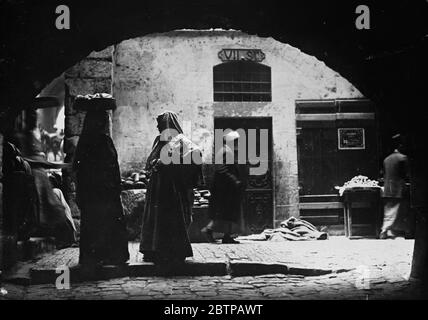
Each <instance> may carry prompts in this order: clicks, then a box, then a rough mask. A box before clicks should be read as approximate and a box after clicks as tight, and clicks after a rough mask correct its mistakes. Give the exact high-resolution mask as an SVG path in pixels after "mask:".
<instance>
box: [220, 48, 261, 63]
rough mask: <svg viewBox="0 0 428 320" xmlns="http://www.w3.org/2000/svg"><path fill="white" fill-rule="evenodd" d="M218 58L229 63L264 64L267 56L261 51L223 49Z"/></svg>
mask: <svg viewBox="0 0 428 320" xmlns="http://www.w3.org/2000/svg"><path fill="white" fill-rule="evenodd" d="M218 57H219V58H220V60H221V61H223V62H229V61H253V62H262V61H263V60H264V59H265V54H264V53H263V51H262V50H260V49H222V50H221V51H220V52H219V53H218Z"/></svg>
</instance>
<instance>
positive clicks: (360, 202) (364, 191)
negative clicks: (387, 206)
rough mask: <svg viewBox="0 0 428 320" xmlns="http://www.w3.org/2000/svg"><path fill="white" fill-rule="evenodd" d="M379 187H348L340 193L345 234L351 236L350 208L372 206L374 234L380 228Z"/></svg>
mask: <svg viewBox="0 0 428 320" xmlns="http://www.w3.org/2000/svg"><path fill="white" fill-rule="evenodd" d="M380 191H381V189H380V188H376V187H370V188H362V187H359V188H350V189H346V190H345V191H344V192H343V195H342V201H343V218H344V224H345V236H346V237H348V238H350V237H352V209H353V208H356V207H358V208H374V209H375V213H376V215H375V217H374V220H375V228H376V235H377V234H378V233H379V229H380V218H381V217H382V215H381V214H382V211H381V208H382V206H381V205H380V203H381V197H380Z"/></svg>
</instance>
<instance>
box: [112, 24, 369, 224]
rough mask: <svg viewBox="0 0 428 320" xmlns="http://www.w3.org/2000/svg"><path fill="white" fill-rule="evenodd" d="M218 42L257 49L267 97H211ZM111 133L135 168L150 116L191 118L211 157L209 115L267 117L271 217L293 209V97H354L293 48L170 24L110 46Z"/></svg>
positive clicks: (151, 134)
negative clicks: (268, 86) (268, 80)
mask: <svg viewBox="0 0 428 320" xmlns="http://www.w3.org/2000/svg"><path fill="white" fill-rule="evenodd" d="M223 48H258V49H261V50H262V51H263V52H264V53H265V55H266V58H265V60H264V61H263V62H262V63H263V64H265V65H268V66H270V67H271V70H272V102H269V103H265V102H263V103H219V102H214V101H213V66H215V65H217V64H219V63H221V61H220V59H219V58H218V56H217V54H218V52H219V51H220V50H221V49H223ZM113 95H114V97H115V98H116V99H117V103H118V109H117V110H116V112H115V114H114V117H113V139H114V142H115V145H116V148H117V149H118V153H119V162H120V165H121V168H122V170H131V169H136V168H141V167H142V166H143V164H144V163H145V159H146V157H147V155H148V154H149V151H150V148H151V145H152V142H153V139H154V138H155V136H156V134H157V130H156V123H155V117H156V115H157V114H159V113H160V112H162V111H164V110H173V111H176V112H177V113H178V114H179V116H180V120H181V121H184V120H186V121H190V122H191V137H192V140H193V141H194V142H196V143H197V144H199V145H200V146H201V147H202V149H203V152H204V159H205V160H207V159H211V157H212V139H211V138H210V137H211V136H212V133H213V129H214V128H213V126H214V121H213V117H215V116H234V117H239V116H271V117H272V118H273V143H274V155H273V157H274V163H275V165H274V175H275V195H276V196H275V205H276V208H275V217H276V220H277V221H280V220H283V219H284V218H287V217H288V216H290V215H294V214H298V181H297V150H296V128H295V100H296V99H335V98H354V97H361V96H362V95H361V93H360V92H359V91H358V90H357V89H356V88H355V87H354V86H353V85H352V84H351V83H349V82H348V81H347V80H346V79H344V78H342V77H341V76H340V75H339V74H338V73H337V72H335V71H333V70H331V69H330V68H328V67H327V66H326V65H325V64H324V63H323V62H321V61H319V60H317V59H316V58H314V57H312V56H309V55H306V54H304V53H303V52H301V51H300V50H299V49H297V48H294V47H291V46H289V45H287V44H283V43H280V42H278V41H275V40H274V39H272V38H260V37H257V36H251V35H246V34H244V33H242V32H239V31H218V32H210V33H208V32H204V31H175V32H169V33H165V34H153V35H150V36H145V37H141V38H135V39H130V40H126V41H123V42H121V43H120V44H118V45H116V46H115V50H114V59H113Z"/></svg>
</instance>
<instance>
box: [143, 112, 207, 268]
mask: <svg viewBox="0 0 428 320" xmlns="http://www.w3.org/2000/svg"><path fill="white" fill-rule="evenodd" d="M156 120H157V128H158V130H159V133H160V134H159V135H158V136H157V137H156V138H155V141H154V143H153V147H152V151H151V153H150V155H149V157H148V158H147V164H146V170H147V172H148V175H149V184H148V186H147V192H146V203H145V208H144V214H143V223H142V233H141V243H140V252H141V253H142V254H143V255H144V258H143V259H144V261H148V262H154V263H155V264H158V265H160V266H174V265H177V264H181V263H183V262H184V261H185V259H186V257H191V256H193V251H192V246H191V244H190V241H189V236H188V228H189V226H190V224H191V222H192V206H193V200H194V193H193V188H195V187H196V186H197V184H198V182H199V181H200V178H201V175H202V171H201V163H198V162H197V161H193V160H194V159H197V158H196V157H198V158H199V159H202V153H201V151H200V149H199V148H198V147H197V146H196V145H195V144H194V143H193V142H192V141H190V140H189V139H188V138H187V137H185V136H184V134H183V130H182V128H181V126H180V124H179V123H178V117H177V114H176V113H175V112H172V111H165V112H163V113H161V114H160V115H158V116H157V118H156ZM165 155H171V159H174V158H175V159H176V160H179V161H180V163H178V162H174V161H172V162H169V163H168V161H166V160H167V159H165V158H164V156H165Z"/></svg>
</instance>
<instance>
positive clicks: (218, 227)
mask: <svg viewBox="0 0 428 320" xmlns="http://www.w3.org/2000/svg"><path fill="white" fill-rule="evenodd" d="M238 138H239V133H238V132H237V131H230V132H228V133H226V134H225V135H224V136H223V143H224V145H223V147H222V148H221V149H220V150H219V152H218V153H217V155H216V164H215V172H214V179H213V183H212V186H211V188H210V189H211V201H210V207H209V217H210V219H211V221H210V222H209V223H208V225H207V226H206V227H205V228H203V229H202V230H201V232H202V233H204V234H205V235H206V237H207V239H208V241H209V242H213V243H214V242H216V241H215V239H214V236H213V233H214V232H219V233H223V239H222V243H232V244H233V243H239V241H236V240H235V239H233V238H232V233H234V232H233V231H234V229H235V230H238V224H237V223H238V221H239V218H240V213H241V198H242V185H243V184H242V181H241V180H240V174H239V169H238V165H237V156H236V154H237V151H238V146H237V141H238ZM231 142H233V143H234V145H235V147H234V151H235V152H233V151H232V150H231V148H230V147H229V146H228V145H227V143H231ZM228 155H229V156H228ZM231 156H233V159H234V163H226V159H227V158H229V157H231Z"/></svg>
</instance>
